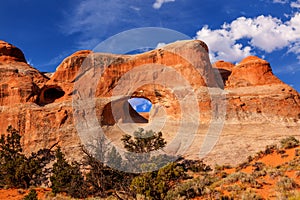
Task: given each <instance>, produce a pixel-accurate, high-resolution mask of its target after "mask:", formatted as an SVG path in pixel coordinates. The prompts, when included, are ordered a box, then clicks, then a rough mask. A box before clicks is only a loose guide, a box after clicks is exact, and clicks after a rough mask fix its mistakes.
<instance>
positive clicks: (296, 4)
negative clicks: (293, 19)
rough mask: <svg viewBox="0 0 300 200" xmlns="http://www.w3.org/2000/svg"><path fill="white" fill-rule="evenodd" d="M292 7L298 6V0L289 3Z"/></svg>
mask: <svg viewBox="0 0 300 200" xmlns="http://www.w3.org/2000/svg"><path fill="white" fill-rule="evenodd" d="M291 7H292V8H298V9H299V8H300V0H297V1H294V2H292V3H291Z"/></svg>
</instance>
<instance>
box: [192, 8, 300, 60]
mask: <svg viewBox="0 0 300 200" xmlns="http://www.w3.org/2000/svg"><path fill="white" fill-rule="evenodd" d="M196 38H197V39H200V40H203V41H204V42H206V43H207V45H208V46H209V49H210V52H211V54H210V56H211V58H212V60H213V61H215V60H226V61H231V62H235V61H239V60H240V59H242V58H244V57H246V56H248V55H249V54H251V53H254V50H255V49H260V50H262V51H265V52H268V53H270V52H273V51H275V50H279V49H283V48H286V47H287V48H289V51H290V52H292V53H295V54H297V55H300V52H299V46H300V45H299V41H300V13H296V14H295V15H294V16H293V17H291V18H290V20H288V21H286V22H282V21H281V20H280V19H278V18H275V17H272V16H263V15H261V16H258V17H256V18H245V17H240V18H237V19H235V20H234V21H232V22H231V23H230V24H227V23H224V24H223V25H222V27H221V29H216V30H211V29H209V27H208V26H204V27H203V28H202V29H201V30H200V31H198V32H197V36H196ZM240 40H246V41H247V44H245V42H244V43H243V44H242V42H239V41H240Z"/></svg>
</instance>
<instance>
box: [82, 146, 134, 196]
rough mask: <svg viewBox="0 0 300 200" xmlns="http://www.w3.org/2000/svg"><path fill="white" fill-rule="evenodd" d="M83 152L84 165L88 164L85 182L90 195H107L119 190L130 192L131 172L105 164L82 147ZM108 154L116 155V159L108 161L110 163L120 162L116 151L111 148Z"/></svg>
mask: <svg viewBox="0 0 300 200" xmlns="http://www.w3.org/2000/svg"><path fill="white" fill-rule="evenodd" d="M83 152H84V153H85V162H84V165H86V166H89V172H88V173H87V175H86V184H87V186H88V188H89V191H88V193H89V194H90V195H94V196H100V197H107V196H109V195H111V194H115V193H116V191H120V190H121V191H124V192H126V193H130V191H129V185H130V182H131V180H132V178H133V174H129V173H126V172H122V171H119V170H117V169H115V168H113V167H110V166H108V165H106V164H105V163H103V161H101V160H99V159H96V158H95V156H93V155H91V153H89V152H88V151H87V150H86V149H83ZM108 154H110V155H115V156H116V157H115V158H116V159H117V161H115V162H113V161H109V162H112V165H116V164H120V165H121V164H122V162H121V161H122V160H121V161H120V160H119V159H118V158H120V155H119V153H118V152H117V151H114V150H113V149H112V151H111V152H110V153H108Z"/></svg>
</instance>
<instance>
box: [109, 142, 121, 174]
mask: <svg viewBox="0 0 300 200" xmlns="http://www.w3.org/2000/svg"><path fill="white" fill-rule="evenodd" d="M106 160H107V165H108V166H109V167H111V168H115V169H120V168H121V167H122V157H121V155H120V154H119V152H118V151H117V150H116V148H115V147H112V149H111V151H109V152H108V153H107V159H106Z"/></svg>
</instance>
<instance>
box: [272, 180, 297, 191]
mask: <svg viewBox="0 0 300 200" xmlns="http://www.w3.org/2000/svg"><path fill="white" fill-rule="evenodd" d="M276 186H277V189H278V190H279V191H280V192H286V191H290V190H293V189H296V188H299V185H298V184H297V183H296V182H295V181H294V180H293V179H291V178H289V177H287V176H284V177H281V178H280V179H279V181H278V182H277V183H276Z"/></svg>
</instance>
